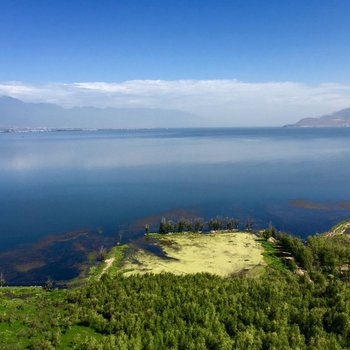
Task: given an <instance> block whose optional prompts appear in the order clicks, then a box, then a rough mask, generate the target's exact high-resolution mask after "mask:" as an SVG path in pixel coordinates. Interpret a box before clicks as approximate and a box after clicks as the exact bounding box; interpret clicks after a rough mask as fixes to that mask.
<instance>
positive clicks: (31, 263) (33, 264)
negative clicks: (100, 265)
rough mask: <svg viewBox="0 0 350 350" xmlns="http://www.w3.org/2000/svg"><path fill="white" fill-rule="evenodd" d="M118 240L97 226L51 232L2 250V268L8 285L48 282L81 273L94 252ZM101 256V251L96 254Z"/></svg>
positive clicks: (62, 279) (0, 255) (0, 264)
mask: <svg viewBox="0 0 350 350" xmlns="http://www.w3.org/2000/svg"><path fill="white" fill-rule="evenodd" d="M114 244H115V240H114V239H112V238H111V237H106V236H103V235H101V234H100V233H98V232H97V231H96V230H87V229H84V230H77V231H73V232H68V233H66V234H60V235H50V236H48V237H45V238H44V239H41V240H39V241H37V242H36V243H34V244H26V245H22V246H20V247H18V248H17V249H15V250H11V251H7V252H3V253H1V254H0V270H1V271H2V272H3V274H4V278H5V280H6V284H8V285H44V284H45V283H46V281H47V279H48V278H51V279H52V280H54V281H56V282H60V281H61V282H62V281H66V280H69V279H72V278H75V277H77V276H78V275H79V274H80V273H81V269H82V267H83V266H84V264H86V262H87V261H88V255H89V254H91V252H96V253H97V252H98V251H99V249H100V247H101V246H102V245H103V246H106V247H111V246H113V245H114ZM96 256H97V254H96Z"/></svg>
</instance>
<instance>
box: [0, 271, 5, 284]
mask: <svg viewBox="0 0 350 350" xmlns="http://www.w3.org/2000/svg"><path fill="white" fill-rule="evenodd" d="M5 283H6V281H5V278H4V275H3V273H2V272H1V273H0V287H3V286H4V285H5Z"/></svg>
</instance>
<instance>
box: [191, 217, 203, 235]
mask: <svg viewBox="0 0 350 350" xmlns="http://www.w3.org/2000/svg"><path fill="white" fill-rule="evenodd" d="M203 229H204V221H203V219H202V218H196V219H194V221H193V230H194V232H201V231H203Z"/></svg>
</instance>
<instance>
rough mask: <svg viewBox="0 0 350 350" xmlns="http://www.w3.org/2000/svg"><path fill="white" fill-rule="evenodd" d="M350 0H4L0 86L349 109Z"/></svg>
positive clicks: (168, 100)
mask: <svg viewBox="0 0 350 350" xmlns="http://www.w3.org/2000/svg"><path fill="white" fill-rule="evenodd" d="M349 13H350V1H348V0H294V1H281V0H264V1H262V0H231V1H224V0H216V1H213V0H138V1H133V0H120V1H117V0H114V1H111V0H103V1H94V0H74V1H72V0H70V1H68V0H60V1H54V0H45V1H44V0H35V1H28V0H0V95H9V96H12V97H16V98H20V99H22V100H24V101H27V102H54V103H57V104H60V105H62V106H67V107H68V106H74V105H79V106H81V105H90V106H98V107H107V106H111V107H151V108H172V109H180V110H185V111H189V112H191V113H194V114H197V115H200V116H202V117H204V120H205V123H207V124H208V125H217V126H245V125H246V126H253V125H259V126H270V125H281V124H284V123H288V122H292V121H297V120H298V119H300V118H302V117H308V116H317V115H321V114H325V113H329V112H333V111H336V110H338V109H342V108H346V107H350V21H349Z"/></svg>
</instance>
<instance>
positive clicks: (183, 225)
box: [175, 218, 186, 232]
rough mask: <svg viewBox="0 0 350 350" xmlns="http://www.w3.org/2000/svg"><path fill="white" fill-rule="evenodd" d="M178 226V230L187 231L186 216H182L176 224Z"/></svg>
mask: <svg viewBox="0 0 350 350" xmlns="http://www.w3.org/2000/svg"><path fill="white" fill-rule="evenodd" d="M175 226H176V231H177V232H183V231H185V229H186V220H185V219H184V218H181V219H180V220H179V221H178V222H177V224H176V225H175Z"/></svg>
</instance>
